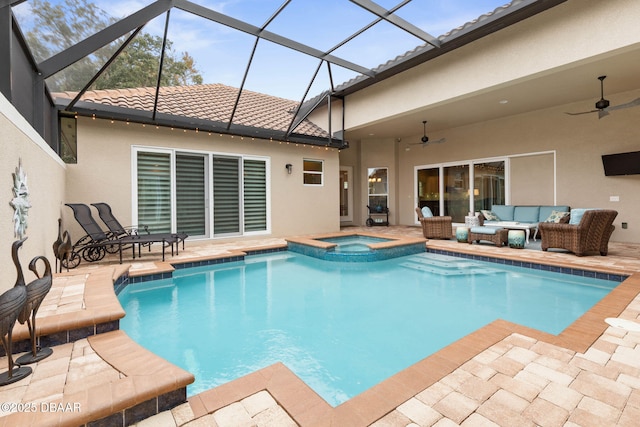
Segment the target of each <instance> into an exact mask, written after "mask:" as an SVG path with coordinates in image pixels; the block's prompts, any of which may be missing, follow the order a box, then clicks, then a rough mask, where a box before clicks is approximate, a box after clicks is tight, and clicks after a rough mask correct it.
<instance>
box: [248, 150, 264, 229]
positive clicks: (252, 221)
mask: <svg viewBox="0 0 640 427" xmlns="http://www.w3.org/2000/svg"><path fill="white" fill-rule="evenodd" d="M243 172H244V231H262V230H266V229H267V164H266V162H265V161H263V160H245V161H244V163H243Z"/></svg>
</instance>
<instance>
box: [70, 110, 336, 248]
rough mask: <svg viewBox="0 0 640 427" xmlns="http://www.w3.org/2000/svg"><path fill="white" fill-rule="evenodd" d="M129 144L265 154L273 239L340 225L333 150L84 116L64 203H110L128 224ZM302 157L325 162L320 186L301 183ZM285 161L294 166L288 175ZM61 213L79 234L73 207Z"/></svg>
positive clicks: (79, 122) (130, 214)
mask: <svg viewBox="0 0 640 427" xmlns="http://www.w3.org/2000/svg"><path fill="white" fill-rule="evenodd" d="M133 145H135V146H145V147H162V148H179V149H183V150H197V151H204V152H215V153H227V154H250V155H257V156H266V157H268V158H269V159H270V166H271V174H270V179H268V181H269V185H270V187H271V236H287V235H298V234H308V233H316V232H330V231H336V230H338V229H339V227H340V221H339V215H338V206H339V201H338V198H339V193H338V188H339V174H338V171H339V160H338V151H337V150H336V149H329V150H325V148H316V147H312V146H308V145H307V146H304V145H303V144H287V143H280V142H278V141H266V140H253V139H251V138H240V137H231V136H224V135H218V134H213V135H210V134H208V133H207V132H198V133H196V132H195V131H186V132H185V131H183V130H178V129H176V130H171V129H168V128H156V127H155V126H144V127H143V126H142V125H141V124H134V123H131V124H126V123H122V122H114V123H111V122H110V121H107V120H92V119H90V118H82V117H81V118H79V119H78V164H77V165H69V167H68V174H67V202H70V203H86V204H89V203H93V202H100V201H102V202H106V203H109V204H110V205H111V207H112V209H113V211H114V214H115V215H116V217H117V218H118V219H119V220H120V222H122V223H126V224H127V225H129V224H131V223H132V211H133V201H132V182H133V179H132V160H131V158H132V149H131V147H132V146H133ZM303 159H315V160H323V161H324V184H323V185H322V186H305V185H304V184H303V173H302V172H303ZM287 163H291V164H292V165H293V170H292V174H291V175H289V174H287V170H286V168H285V165H286V164H287ZM92 209H93V208H92ZM65 210H66V212H65V225H68V226H69V228H70V229H72V230H73V233H74V236H76V235H78V236H79V235H81V234H82V231H81V229H80V227H79V226H78V225H77V224H76V221H75V220H74V218H73V213H72V211H71V209H69V208H65ZM94 213H95V211H94ZM96 219H98V217H97V213H96ZM251 238H255V236H253V237H251ZM234 239H238V237H234Z"/></svg>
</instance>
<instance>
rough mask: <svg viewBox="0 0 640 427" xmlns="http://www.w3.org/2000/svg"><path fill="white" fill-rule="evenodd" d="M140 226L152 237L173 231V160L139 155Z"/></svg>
mask: <svg viewBox="0 0 640 427" xmlns="http://www.w3.org/2000/svg"><path fill="white" fill-rule="evenodd" d="M137 161H138V165H137V170H138V224H140V225H146V226H148V227H149V231H151V232H153V233H165V232H170V231H171V156H170V154H169V153H153V152H142V151H139V152H138V158H137Z"/></svg>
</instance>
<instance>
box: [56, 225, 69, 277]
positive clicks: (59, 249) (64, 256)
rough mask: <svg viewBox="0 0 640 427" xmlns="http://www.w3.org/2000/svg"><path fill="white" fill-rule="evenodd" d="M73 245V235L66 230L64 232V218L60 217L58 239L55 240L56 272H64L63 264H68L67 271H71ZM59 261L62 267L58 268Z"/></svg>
mask: <svg viewBox="0 0 640 427" xmlns="http://www.w3.org/2000/svg"><path fill="white" fill-rule="evenodd" d="M72 247H73V245H72V243H71V235H70V234H69V232H68V231H66V230H65V231H64V232H62V218H58V239H57V240H56V241H55V242H53V255H54V256H55V257H56V263H55V268H56V272H58V273H62V266H63V265H66V267H67V271H69V260H70V259H71V248H72ZM58 261H60V269H58Z"/></svg>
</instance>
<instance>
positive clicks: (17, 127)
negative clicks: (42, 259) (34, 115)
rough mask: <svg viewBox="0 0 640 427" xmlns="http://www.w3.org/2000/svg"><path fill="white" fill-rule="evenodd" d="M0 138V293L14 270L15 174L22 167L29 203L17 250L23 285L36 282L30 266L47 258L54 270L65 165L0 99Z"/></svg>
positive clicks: (13, 277)
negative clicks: (54, 244) (55, 243)
mask: <svg viewBox="0 0 640 427" xmlns="http://www.w3.org/2000/svg"><path fill="white" fill-rule="evenodd" d="M0 134H1V135H2V139H1V141H2V142H1V144H2V150H1V151H2V155H1V156H0V171H1V172H2V184H1V185H0V188H2V192H1V193H0V194H2V203H0V217H1V218H2V221H0V271H2V272H3V274H2V277H3V279H2V283H0V292H4V291H5V290H7V289H8V288H10V287H12V286H13V285H14V283H15V280H16V269H15V267H14V265H13V261H12V259H11V245H12V243H13V242H14V241H15V240H16V238H15V237H14V222H13V214H14V210H13V207H12V206H11V205H10V204H9V202H10V201H11V200H12V199H13V197H14V194H13V175H12V174H13V173H15V171H16V168H17V167H18V162H19V161H21V162H22V168H23V170H24V171H25V173H26V175H27V182H28V189H29V202H30V204H31V208H30V209H29V211H28V212H29V215H28V223H27V224H28V228H27V230H26V236H27V240H26V241H25V242H24V244H23V246H22V249H20V252H19V255H20V261H21V265H22V269H23V271H24V273H25V278H26V280H27V283H28V282H29V281H31V280H33V279H34V278H35V276H34V275H33V274H32V273H31V272H30V271H29V270H28V264H29V261H30V260H31V259H32V258H33V257H35V256H37V255H45V256H46V257H47V258H48V259H49V261H50V262H51V266H52V268H53V266H54V258H53V251H52V249H51V246H52V244H53V242H54V241H55V240H56V238H57V235H58V223H57V218H58V215H59V212H60V206H61V203H62V200H63V199H64V191H65V189H64V176H65V166H64V163H62V161H61V160H60V159H59V158H58V156H57V155H56V154H55V153H54V152H53V150H51V148H49V146H48V145H47V144H46V142H44V140H43V139H42V138H41V137H40V135H38V134H37V132H36V131H35V130H33V128H32V127H31V126H30V125H29V124H28V123H27V122H26V120H24V118H23V117H22V116H20V114H19V113H18V112H17V111H16V109H15V108H14V107H13V106H12V105H11V104H10V103H9V102H8V101H7V99H6V98H5V97H4V96H3V95H2V94H0Z"/></svg>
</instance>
